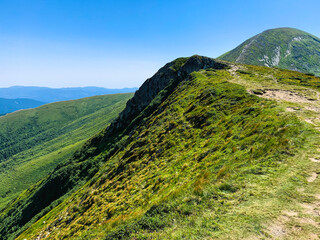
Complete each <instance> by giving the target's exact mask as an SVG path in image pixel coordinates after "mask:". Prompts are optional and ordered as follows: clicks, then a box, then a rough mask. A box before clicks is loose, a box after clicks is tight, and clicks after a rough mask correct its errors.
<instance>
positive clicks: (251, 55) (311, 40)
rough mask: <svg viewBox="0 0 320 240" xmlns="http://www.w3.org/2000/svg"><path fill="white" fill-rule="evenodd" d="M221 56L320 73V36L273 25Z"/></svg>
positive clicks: (232, 59)
mask: <svg viewBox="0 0 320 240" xmlns="http://www.w3.org/2000/svg"><path fill="white" fill-rule="evenodd" d="M219 59H222V60H226V61H230V62H236V63H244V64H251V65H260V66H267V67H279V68H283V69H290V70H295V71H301V72H305V73H313V74H316V75H320V39H319V38H318V37H315V36H313V35H311V34H309V33H306V32H303V31H300V30H298V29H294V28H277V29H271V30H267V31H264V32H262V33H260V34H258V35H256V36H254V37H252V38H250V39H248V40H247V41H245V42H244V43H242V44H241V45H239V46H238V47H236V48H235V49H233V50H231V51H230V52H227V53H226V54H224V55H222V56H221V57H219Z"/></svg>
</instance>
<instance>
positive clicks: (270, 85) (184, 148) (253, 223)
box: [0, 56, 320, 239]
mask: <svg viewBox="0 0 320 240" xmlns="http://www.w3.org/2000/svg"><path fill="white" fill-rule="evenodd" d="M201 69H204V70H201ZM194 71H195V72H194ZM319 83H320V79H319V78H316V77H313V76H308V75H304V74H301V73H297V72H291V71H285V70H279V69H270V68H265V67H254V66H243V65H236V64H229V65H228V64H226V63H221V62H216V61H214V60H212V59H208V58H205V57H198V56H194V57H191V58H189V59H178V60H176V61H174V62H172V63H169V64H167V65H166V66H165V67H164V68H162V69H160V70H159V72H158V73H157V74H156V75H155V76H154V77H152V78H151V79H149V80H147V81H146V83H145V84H144V85H143V86H142V87H141V88H140V89H139V91H138V92H137V93H136V94H135V96H134V98H132V99H131V100H130V101H129V102H128V104H127V107H126V109H125V110H124V111H123V112H122V113H121V114H120V117H119V118H118V119H117V120H116V121H114V122H113V123H112V124H111V125H110V127H108V128H107V129H106V130H104V131H103V132H101V133H100V134H99V135H97V136H96V137H95V138H92V139H91V140H90V141H89V142H87V143H86V144H85V146H84V147H83V148H82V150H81V151H79V152H78V153H77V154H76V155H74V156H73V158H72V159H70V160H69V161H68V162H66V163H65V164H62V165H60V166H59V167H57V168H56V169H55V171H54V172H52V173H51V174H50V175H49V176H48V177H47V178H45V179H44V180H43V181H42V182H39V183H38V184H37V185H35V186H34V187H33V188H32V189H30V190H29V191H27V192H25V193H24V194H22V195H20V196H19V198H18V199H17V200H16V201H15V202H14V203H13V204H12V205H11V206H8V207H7V208H6V209H5V210H3V211H2V212H1V213H0V222H1V224H0V234H1V237H2V238H3V239H11V238H13V237H14V236H16V235H17V234H21V232H22V231H24V230H25V231H24V232H23V233H22V234H21V235H20V236H19V237H18V239H36V238H37V239H182V238H186V239H205V238H207V239H210V238H220V239H226V238H229V239H239V238H245V239H250V238H253V239H254V238H255V237H260V238H272V237H273V238H276V237H278V235H279V234H280V235H281V236H282V237H283V235H284V237H287V238H291V239H310V237H314V235H312V234H320V232H319V228H318V225H317V224H318V222H319V217H318V216H317V215H315V214H314V212H315V211H317V210H316V206H317V196H318V195H317V194H319V192H318V189H317V183H318V180H317V172H318V171H319V170H320V168H319V166H318V164H319V163H317V161H318V160H317V159H318V154H319V153H318V152H317V147H318V145H315V144H317V143H318V142H319V133H318V132H317V131H316V129H315V128H314V126H312V125H311V124H310V123H313V124H317V121H318V114H319V113H318V110H317V109H320V108H319V107H320V106H319V105H320V99H319V92H318V86H319ZM152 87H153V90H154V91H153V92H150V91H147V90H152ZM155 89H156V90H155ZM270 89H271V90H270ZM248 91H249V92H248ZM270 91H271V93H270ZM251 93H254V94H251ZM279 93H281V94H279ZM148 94H149V95H148ZM255 95H258V96H260V97H263V98H259V97H258V96H255ZM143 96H144V101H145V102H143V103H142V104H143V106H139V104H138V103H139V101H138V100H139V97H143ZM293 96H294V97H293ZM264 98H274V99H273V100H269V99H264ZM310 107H311V109H313V110H310V109H308V108H310ZM141 109H142V110H141ZM286 110H287V111H286ZM319 119H320V118H319ZM129 120H130V121H129ZM303 120H305V121H307V122H309V123H306V122H305V121H303ZM128 123H129V124H128ZM130 124H131V125H130ZM114 136H117V138H115V137H114ZM309 158H311V159H313V160H312V161H310V160H309ZM309 174H310V175H311V176H310V177H309ZM55 186H59V188H57V187H55ZM49 189H50V192H48V190H49ZM48 195H50V196H48ZM313 206H315V207H314V208H313V209H311V208H312V207H313ZM304 208H306V209H307V210H303V209H304ZM310 209H311V210H310ZM310 211H311V212H310ZM271 222H272V223H271ZM277 234H278V235H277Z"/></svg>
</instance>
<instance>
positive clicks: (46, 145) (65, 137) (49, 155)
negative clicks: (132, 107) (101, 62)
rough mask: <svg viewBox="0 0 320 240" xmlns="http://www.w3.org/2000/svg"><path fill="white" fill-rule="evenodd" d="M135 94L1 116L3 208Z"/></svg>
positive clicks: (0, 194)
mask: <svg viewBox="0 0 320 240" xmlns="http://www.w3.org/2000/svg"><path fill="white" fill-rule="evenodd" d="M132 95H133V94H131V93H129V94H114V95H104V96H97V97H90V98H84V99H79V100H74V101H65V102H58V103H53V104H47V105H44V106H42V107H39V108H36V109H30V110H23V111H19V112H16V113H12V114H9V115H6V116H3V117H1V118H0V139H1V141H0V209H1V208H3V207H4V206H5V205H6V204H7V203H8V202H10V201H11V200H13V199H14V198H15V197H17V196H18V194H19V193H20V192H21V191H23V190H25V189H27V188H29V187H30V186H31V185H33V184H34V183H36V182H37V181H39V180H40V179H42V178H43V177H45V176H46V175H47V174H48V173H49V172H51V171H52V170H53V169H54V168H55V167H56V166H57V165H58V164H59V163H61V162H63V161H65V160H66V159H68V158H70V157H71V156H72V155H73V153H74V152H75V151H76V150H77V149H79V148H80V147H81V146H82V145H83V143H84V142H85V141H86V140H87V139H88V138H90V137H92V136H93V135H94V134H96V133H97V132H99V131H101V130H102V129H104V128H105V127H106V126H107V125H108V124H109V123H110V122H111V121H112V120H113V119H114V118H115V117H117V115H118V114H119V112H121V111H122V110H123V108H124V107H125V103H126V101H127V100H128V99H129V98H130V97H132Z"/></svg>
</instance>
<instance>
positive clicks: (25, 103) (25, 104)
mask: <svg viewBox="0 0 320 240" xmlns="http://www.w3.org/2000/svg"><path fill="white" fill-rule="evenodd" d="M43 104H45V102H40V101H37V100H33V99H26V98H18V99H5V98H0V115H3V114H7V113H11V112H14V111H17V110H21V109H27V108H35V107H39V106H41V105H43Z"/></svg>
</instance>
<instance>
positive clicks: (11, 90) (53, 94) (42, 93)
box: [0, 86, 137, 103]
mask: <svg viewBox="0 0 320 240" xmlns="http://www.w3.org/2000/svg"><path fill="white" fill-rule="evenodd" d="M136 90H137V88H123V89H108V88H102V87H76V88H47V87H29V86H13V87H8V88H0V98H8V99H12V98H28V99H34V100H37V101H41V102H46V103H52V102H58V101H67V100H75V99H80V98H85V97H92V96H97V95H105V94H116V93H130V92H134V91H136Z"/></svg>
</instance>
